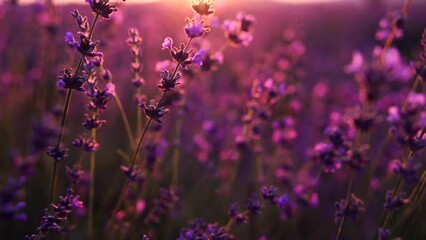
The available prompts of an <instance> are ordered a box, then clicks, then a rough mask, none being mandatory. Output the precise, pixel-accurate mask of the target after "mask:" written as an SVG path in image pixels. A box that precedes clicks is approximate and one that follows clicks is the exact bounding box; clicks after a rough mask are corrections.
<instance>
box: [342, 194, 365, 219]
mask: <svg viewBox="0 0 426 240" xmlns="http://www.w3.org/2000/svg"><path fill="white" fill-rule="evenodd" d="M364 211H365V207H364V201H362V200H361V199H360V198H357V197H356V196H355V194H351V197H350V199H349V201H346V199H342V200H341V201H340V202H336V212H335V222H336V223H338V222H339V221H340V219H341V218H342V217H343V216H349V217H352V218H353V219H358V217H359V214H360V213H361V212H364Z"/></svg>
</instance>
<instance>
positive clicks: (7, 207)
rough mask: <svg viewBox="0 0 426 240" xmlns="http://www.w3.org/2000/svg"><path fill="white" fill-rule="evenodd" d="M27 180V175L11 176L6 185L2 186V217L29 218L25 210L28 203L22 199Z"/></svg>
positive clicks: (0, 213) (0, 203)
mask: <svg viewBox="0 0 426 240" xmlns="http://www.w3.org/2000/svg"><path fill="white" fill-rule="evenodd" d="M25 180H26V179H25V177H20V178H18V179H13V178H9V179H8V180H7V182H6V185H5V186H3V187H0V218H2V219H6V220H12V221H26V220H27V215H26V214H25V213H24V212H23V210H24V209H25V207H26V203H25V202H24V201H21V200H20V198H21V195H22V190H23V188H24V187H25Z"/></svg>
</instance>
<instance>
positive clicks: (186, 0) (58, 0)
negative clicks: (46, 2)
mask: <svg viewBox="0 0 426 240" xmlns="http://www.w3.org/2000/svg"><path fill="white" fill-rule="evenodd" d="M111 1H112V2H121V1H119V0H111ZM250 1H251V2H256V1H271V2H281V3H292V4H304V3H327V2H338V1H343V0H215V1H213V2H215V5H216V6H218V5H225V4H226V3H230V2H232V3H236V2H241V3H243V2H244V3H247V2H250ZM346 1H347V0H346ZM351 1H359V0H351ZM19 2H20V3H23V4H28V3H34V2H35V0H20V1H19ZM53 2H54V3H55V4H68V3H77V4H78V3H81V4H84V3H85V0H53ZM154 2H173V3H179V4H187V5H189V4H190V3H191V0H126V3H127V4H132V3H138V4H139V3H154Z"/></svg>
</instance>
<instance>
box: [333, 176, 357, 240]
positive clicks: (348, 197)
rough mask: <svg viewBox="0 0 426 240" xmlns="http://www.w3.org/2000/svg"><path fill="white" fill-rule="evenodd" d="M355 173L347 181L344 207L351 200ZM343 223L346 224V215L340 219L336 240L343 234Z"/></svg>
mask: <svg viewBox="0 0 426 240" xmlns="http://www.w3.org/2000/svg"><path fill="white" fill-rule="evenodd" d="M355 176H356V175H355V173H353V174H352V176H351V177H350V179H349V183H348V192H347V194H346V200H345V201H346V206H348V205H349V201H350V199H351V195H352V192H353V188H354V181H355ZM345 222H346V213H345V214H343V217H342V219H340V223H339V228H338V230H337V236H336V240H339V239H340V237H341V236H342V232H343V228H344V226H345Z"/></svg>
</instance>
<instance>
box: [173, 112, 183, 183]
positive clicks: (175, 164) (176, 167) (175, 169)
mask: <svg viewBox="0 0 426 240" xmlns="http://www.w3.org/2000/svg"><path fill="white" fill-rule="evenodd" d="M183 120H184V118H183V116H179V117H178V119H177V121H176V129H175V136H174V142H173V144H174V145H173V157H172V164H173V168H172V188H173V189H175V190H176V189H177V186H178V183H179V160H180V150H181V148H180V135H181V131H182V125H183Z"/></svg>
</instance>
